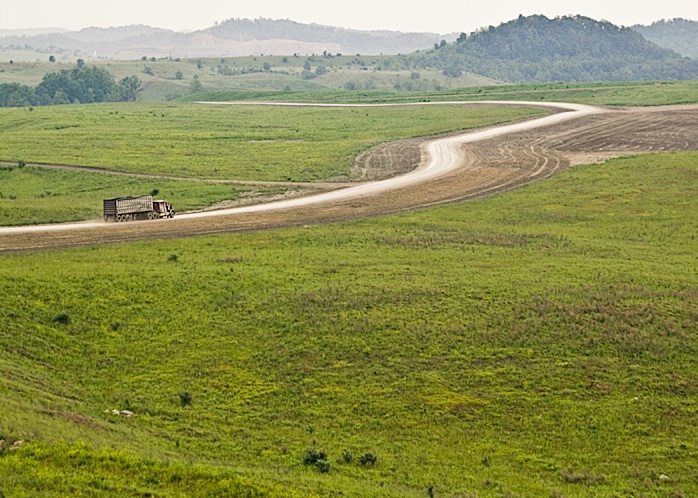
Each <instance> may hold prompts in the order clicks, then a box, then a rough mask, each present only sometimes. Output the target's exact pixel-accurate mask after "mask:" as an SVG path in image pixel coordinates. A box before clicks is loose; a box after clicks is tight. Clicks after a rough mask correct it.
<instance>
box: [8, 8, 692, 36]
mask: <svg viewBox="0 0 698 498" xmlns="http://www.w3.org/2000/svg"><path fill="white" fill-rule="evenodd" d="M519 14H523V15H531V14H543V15H546V16H548V17H555V16H562V15H569V14H580V15H584V16H587V17H591V18H594V19H597V20H602V19H603V20H607V21H610V22H612V23H614V24H618V25H622V26H631V25H633V24H651V23H652V22H654V21H657V20H660V19H672V18H675V17H683V18H685V19H692V20H698V0H664V1H657V0H635V1H633V2H627V1H619V0H616V1H614V0H583V1H582V0H486V1H484V2H483V1H481V0H479V1H473V0H422V1H420V2H414V1H413V2H410V1H409V0H402V1H399V0H348V1H347V0H342V1H340V0H324V1H318V0H286V1H284V0H254V1H250V0H194V1H188V2H183V1H163V0H145V1H144V0H110V1H107V0H0V30H2V29H24V28H48V27H51V28H53V27H58V28H66V29H73V30H78V29H81V28H86V27H90V26H100V27H109V26H124V25H130V24H147V25H149V26H154V27H159V28H169V29H174V30H176V31H192V30H197V29H203V28H207V27H210V26H212V25H213V24H214V23H216V22H222V21H225V20H226V19H231V18H245V19H256V18H260V17H264V18H270V19H291V20H293V21H298V22H302V23H317V24H325V25H329V26H340V27H345V28H352V29H362V30H364V29H371V30H372V29H390V30H396V31H408V32H415V31H416V32H433V33H440V34H446V33H452V32H456V33H459V32H466V33H470V32H472V31H474V30H476V29H478V28H481V27H483V26H490V25H493V26H496V25H498V24H500V23H502V22H506V21H509V20H511V19H514V18H515V17H518V15H519Z"/></svg>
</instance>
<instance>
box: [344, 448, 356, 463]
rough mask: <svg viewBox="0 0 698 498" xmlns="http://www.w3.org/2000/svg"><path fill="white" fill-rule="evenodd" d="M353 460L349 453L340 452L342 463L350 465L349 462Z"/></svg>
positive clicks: (351, 454) (346, 451)
mask: <svg viewBox="0 0 698 498" xmlns="http://www.w3.org/2000/svg"><path fill="white" fill-rule="evenodd" d="M353 459H354V455H353V453H352V452H351V451H349V450H347V449H343V450H342V460H344V463H351V461H352V460H353Z"/></svg>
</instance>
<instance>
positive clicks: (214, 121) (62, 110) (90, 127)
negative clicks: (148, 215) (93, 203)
mask: <svg viewBox="0 0 698 498" xmlns="http://www.w3.org/2000/svg"><path fill="white" fill-rule="evenodd" d="M542 113H543V111H541V110H534V109H526V108H504V109H502V108H496V107H492V108H488V109H483V108H478V109H467V108H438V109H436V108H433V107H424V108H394V109H386V108H369V109H347V108H345V109H311V108H269V107H255V106H243V107H228V106H205V105H198V104H104V105H94V106H92V105H90V106H80V105H76V106H65V107H63V106H60V107H59V106H54V107H42V108H34V109H33V110H30V109H0V118H1V123H2V124H1V125H0V130H1V131H2V135H3V140H2V142H1V143H0V158H4V159H6V160H9V161H15V160H20V159H21V160H24V161H26V162H39V163H41V162H43V163H58V164H72V165H81V166H95V167H106V168H114V169H118V170H121V171H128V172H138V173H158V174H168V175H178V176H183V177H192V178H219V179H235V180H271V181H279V180H281V181H324V180H331V179H336V178H338V177H341V178H347V176H348V174H349V172H350V168H351V165H352V164H353V161H354V158H355V157H356V156H357V155H358V154H359V153H361V152H362V151H364V150H367V149H368V148H370V147H371V146H373V145H376V144H379V143H382V142H386V141H391V140H396V139H401V138H413V137H419V136H428V135H435V134H439V133H444V132H448V131H455V130H465V129H470V128H476V127H481V126H487V125H491V124H497V123H502V122H505V121H511V120H514V119H521V118H524V117H529V116H536V115H540V114H542Z"/></svg>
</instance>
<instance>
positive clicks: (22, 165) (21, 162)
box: [17, 159, 27, 168]
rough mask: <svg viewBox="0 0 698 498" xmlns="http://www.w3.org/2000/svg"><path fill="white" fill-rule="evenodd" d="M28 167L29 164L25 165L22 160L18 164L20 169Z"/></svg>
mask: <svg viewBox="0 0 698 498" xmlns="http://www.w3.org/2000/svg"><path fill="white" fill-rule="evenodd" d="M26 165H27V163H25V162H24V160H22V159H20V160H19V162H17V166H18V167H20V168H24V167H25V166H26Z"/></svg>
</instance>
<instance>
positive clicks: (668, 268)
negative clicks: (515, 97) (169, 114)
mask: <svg viewBox="0 0 698 498" xmlns="http://www.w3.org/2000/svg"><path fill="white" fill-rule="evenodd" d="M697 160H698V153H680V154H662V155H653V156H646V157H636V158H626V159H617V160H613V161H610V162H608V163H607V164H604V165H597V166H587V167H580V168H576V169H574V170H570V171H567V172H565V173H563V174H561V175H559V176H556V177H554V178H551V179H550V180H547V181H546V182H542V183H537V184H534V185H530V186H527V187H524V188H521V189H519V190H517V191H516V192H513V193H509V194H506V195H502V196H498V197H494V198H489V199H484V200H480V201H477V202H471V203H464V204H457V205H452V206H448V207H442V208H438V209H430V210H425V211H420V212H414V213H407V214H401V215H398V216H391V217H386V218H381V219H373V220H367V221H362V222H354V223H345V224H340V225H329V226H319V227H313V228H310V229H294V230H282V231H274V232H262V233H251V234H238V235H230V236H216V237H201V238H194V239H186V240H172V241H167V242H166V243H163V242H153V243H138V244H127V245H121V246H111V247H101V248H89V249H77V250H70V251H55V252H42V253H37V254H22V255H4V256H1V257H0V295H2V296H3V305H2V306H0V398H1V399H3V400H4V403H3V409H2V410H0V433H1V434H3V435H4V436H5V438H7V439H11V440H14V439H24V440H27V441H28V444H27V445H26V446H25V447H23V448H22V449H21V450H17V451H8V450H6V451H4V452H3V453H2V454H0V489H1V490H2V491H3V492H4V493H5V495H6V496H34V495H36V494H38V493H40V492H44V493H45V494H46V495H50V494H51V492H52V491H53V490H57V491H55V492H54V493H53V494H61V493H63V492H65V490H70V491H69V492H70V493H83V494H84V495H86V496H88V495H89V496H109V492H110V491H109V490H119V491H122V492H123V493H124V494H129V493H130V494H132V495H135V494H136V492H138V493H143V492H151V493H156V494H157V495H158V496H181V495H186V494H187V490H189V489H194V486H193V485H192V481H191V480H194V481H195V482H196V483H197V485H196V489H198V490H202V491H201V495H206V494H208V495H214V496H215V495H216V494H215V489H216V486H217V485H219V483H220V482H221V477H220V476H229V479H230V485H231V486H237V485H238V484H237V483H240V482H241V483H243V484H244V485H246V486H249V487H250V489H252V490H259V489H265V486H278V488H276V489H274V490H271V491H266V493H267V494H270V495H275V494H277V493H281V491H280V490H284V489H285V490H289V491H288V492H289V493H290V492H291V490H292V491H293V492H296V493H298V494H316V495H321V496H337V495H339V494H340V493H342V494H343V496H361V497H364V496H376V497H378V496H381V497H383V496H414V497H418V496H421V497H425V496H428V489H429V488H430V487H432V489H433V492H434V494H435V496H478V497H501V496H521V497H524V496H526V497H528V496H541V497H550V496H566V497H587V496H604V497H605V496H608V497H611V496H649V497H666V498H669V497H675V496H693V495H695V494H696V493H698V483H697V482H696V479H695V477H696V475H698V465H697V464H696V458H695V455H696V452H698V446H696V440H698V428H696V425H695V417H696V415H697V414H696V406H698V405H697V404H696V403H697V401H698V399H697V398H698V363H697V360H696V358H698V355H697V353H698V337H697V336H696V330H697V329H698V327H697V325H698V313H697V312H696V309H698V308H697V307H696V302H698V290H697V289H698V272H697V271H696V268H697V266H696V259H695V255H696V253H698V241H696V233H698V222H697V221H696V220H697V219H698V217H697V216H696V214H698V213H697V212H696V208H695V202H694V199H695V198H696V195H698V191H697V190H698V189H697V185H698V183H697V182H696V179H698V167H697V166H696V165H697V164H698V161H697ZM184 392H187V393H189V394H190V395H191V403H189V404H187V403H186V402H184V401H183V400H186V397H184V396H183V393H184ZM115 408H118V409H129V410H132V411H134V412H135V413H136V416H135V417H133V418H123V417H116V416H113V415H109V414H106V413H104V410H106V409H115ZM78 440H81V441H83V442H84V445H83V444H82V443H77V441H78ZM66 445H68V446H66ZM312 447H316V448H317V449H319V450H323V451H326V452H327V453H328V456H329V463H330V471H329V472H328V473H326V474H323V473H320V472H319V471H318V470H317V469H315V468H313V467H307V466H305V465H304V464H303V458H304V455H305V454H306V452H307V450H308V449H309V448H312ZM343 450H346V451H348V452H350V453H351V454H352V456H353V458H352V459H351V461H350V462H347V461H346V460H345V459H344V458H343V456H342V455H343ZM367 452H370V453H373V454H375V455H377V456H378V460H377V462H376V464H375V466H370V465H369V466H364V465H362V464H361V463H359V461H358V460H359V457H360V456H361V455H363V454H365V453H367ZM71 453H76V454H77V456H76V457H74V458H73V457H67V456H66V455H67V454H71ZM112 459H115V460H116V461H117V464H112V463H108V462H111V461H112ZM124 460H126V461H132V462H134V463H133V464H129V465H128V466H125V465H124V464H122V463H118V462H123V461H124ZM192 465H194V466H195V467H193V468H191V466H192ZM124 468H127V469H130V470H128V471H125V470H123V469H124ZM183 472H189V473H190V474H186V478H184V474H182V473H183ZM175 474H177V475H181V476H183V479H182V481H181V482H182V484H181V486H189V488H184V487H179V485H177V486H175V485H173V484H172V476H173V475H175ZM193 475H195V476H196V477H194V476H193ZM662 475H665V476H667V477H668V480H667V479H663V478H660V476H662ZM43 476H50V477H51V479H48V480H47V479H45V478H43ZM92 476H94V477H92ZM190 476H191V477H190ZM39 477H42V478H41V479H39ZM226 479H227V477H226ZM100 482H101V483H106V484H105V485H108V487H107V488H106V491H105V490H100V488H99V486H100V485H101V484H100ZM47 490H48V491H47ZM115 492H116V491H115ZM115 492H112V494H114V493H115ZM245 492H246V491H244V490H243V491H240V492H238V491H234V492H233V491H231V492H230V493H229V494H231V495H233V496H236V495H241V496H249V495H251V496H255V495H254V494H252V492H250V493H249V494H248V495H244V493H245ZM236 493H237V494H236ZM262 493H264V491H263V492H262ZM218 495H225V493H224V492H218Z"/></svg>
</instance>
